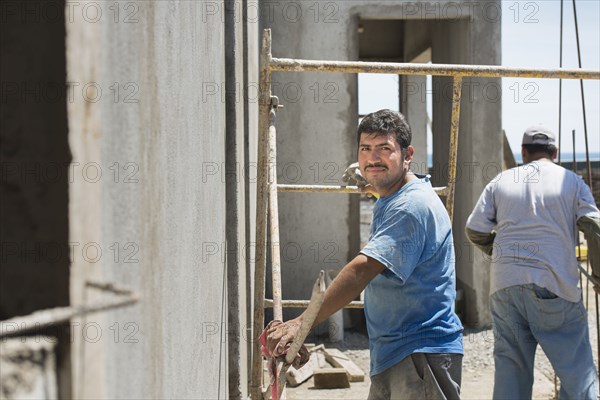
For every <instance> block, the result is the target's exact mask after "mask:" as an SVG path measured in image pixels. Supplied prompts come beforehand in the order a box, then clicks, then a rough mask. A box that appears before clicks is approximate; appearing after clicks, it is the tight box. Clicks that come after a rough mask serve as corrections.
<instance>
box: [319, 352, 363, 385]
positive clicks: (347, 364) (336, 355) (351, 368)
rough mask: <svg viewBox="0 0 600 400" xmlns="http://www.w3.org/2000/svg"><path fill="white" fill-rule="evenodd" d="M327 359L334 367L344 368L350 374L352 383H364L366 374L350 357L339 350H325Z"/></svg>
mask: <svg viewBox="0 0 600 400" xmlns="http://www.w3.org/2000/svg"><path fill="white" fill-rule="evenodd" d="M324 351H325V359H326V360H327V361H328V362H329V363H330V364H331V365H333V366H334V367H338V368H344V369H345V370H346V371H347V372H348V376H349V378H350V382H362V381H364V380H365V373H364V371H363V370H362V369H360V367H359V366H358V365H356V364H354V362H352V360H350V358H349V357H348V356H346V355H345V354H344V353H342V352H341V351H340V350H338V349H325V350H324Z"/></svg>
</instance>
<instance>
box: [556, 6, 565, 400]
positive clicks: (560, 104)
mask: <svg viewBox="0 0 600 400" xmlns="http://www.w3.org/2000/svg"><path fill="white" fill-rule="evenodd" d="M563 9H564V6H563V0H560V46H559V48H560V61H559V67H560V68H562V66H563V25H564V23H563ZM561 139H562V79H559V80H558V165H562V163H561V157H560V149H562V147H561ZM555 389H556V388H555ZM554 395H555V397H558V393H556V390H555V393H554Z"/></svg>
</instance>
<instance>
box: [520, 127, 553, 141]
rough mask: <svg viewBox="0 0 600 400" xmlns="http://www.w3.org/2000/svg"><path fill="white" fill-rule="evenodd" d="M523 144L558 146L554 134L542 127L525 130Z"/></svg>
mask: <svg viewBox="0 0 600 400" xmlns="http://www.w3.org/2000/svg"><path fill="white" fill-rule="evenodd" d="M521 144H543V145H553V146H556V136H555V135H554V133H553V132H552V131H551V130H550V129H548V128H546V127H545V126H542V125H533V126H530V127H529V128H527V129H526V130H525V133H524V134H523V142H522V143H521Z"/></svg>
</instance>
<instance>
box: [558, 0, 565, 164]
mask: <svg viewBox="0 0 600 400" xmlns="http://www.w3.org/2000/svg"><path fill="white" fill-rule="evenodd" d="M563 9H564V0H560V61H559V68H562V66H563ZM561 139H562V79H559V80H558V165H562V162H561V157H560V149H561Z"/></svg>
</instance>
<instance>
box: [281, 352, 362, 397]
mask: <svg viewBox="0 0 600 400" xmlns="http://www.w3.org/2000/svg"><path fill="white" fill-rule="evenodd" d="M306 346H307V348H308V349H309V351H310V361H309V362H307V363H306V364H305V365H304V366H303V367H302V368H300V369H296V368H294V367H290V368H289V369H288V371H287V374H286V378H287V382H288V385H290V386H298V385H300V384H301V383H303V382H306V381H307V380H309V379H310V378H311V377H314V383H315V388H316V389H337V388H349V387H350V382H362V381H364V380H365V373H364V372H363V370H362V369H360V367H358V366H357V365H356V364H355V363H354V362H352V360H350V358H349V357H348V356H346V355H345V354H344V353H342V352H341V351H340V350H338V349H328V348H325V346H324V345H322V344H321V345H318V346H314V345H310V344H307V345H306Z"/></svg>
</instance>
